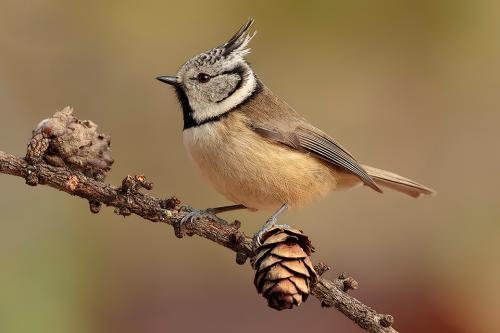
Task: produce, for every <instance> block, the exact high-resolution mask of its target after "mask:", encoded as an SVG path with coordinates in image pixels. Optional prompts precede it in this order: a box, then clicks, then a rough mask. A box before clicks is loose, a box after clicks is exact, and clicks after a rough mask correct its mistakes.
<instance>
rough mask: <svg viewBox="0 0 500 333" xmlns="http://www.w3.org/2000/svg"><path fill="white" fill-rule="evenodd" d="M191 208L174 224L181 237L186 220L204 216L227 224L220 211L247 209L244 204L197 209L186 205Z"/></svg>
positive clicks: (178, 235)
mask: <svg viewBox="0 0 500 333" xmlns="http://www.w3.org/2000/svg"><path fill="white" fill-rule="evenodd" d="M186 208H188V209H189V210H191V211H190V212H189V213H187V214H186V215H184V217H183V218H182V219H180V220H179V221H177V223H175V225H174V229H175V235H176V236H177V237H179V238H182V236H183V235H182V226H183V225H184V223H186V222H193V221H194V220H196V219H199V218H202V217H208V218H209V219H211V220H212V221H216V222H218V223H220V224H227V222H226V221H224V220H223V219H220V218H219V217H218V216H217V215H216V214H219V213H224V212H230V211H232V210H238V209H246V208H247V207H245V206H244V205H231V206H222V207H215V208H207V209H205V210H201V209H200V210H196V209H192V208H191V207H186Z"/></svg>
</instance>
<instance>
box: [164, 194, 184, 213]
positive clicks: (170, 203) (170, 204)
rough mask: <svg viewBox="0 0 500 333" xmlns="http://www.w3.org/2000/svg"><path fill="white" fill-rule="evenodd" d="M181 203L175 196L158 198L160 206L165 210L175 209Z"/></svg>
mask: <svg viewBox="0 0 500 333" xmlns="http://www.w3.org/2000/svg"><path fill="white" fill-rule="evenodd" d="M180 204H181V201H180V200H179V199H177V198H176V197H171V198H168V199H162V200H160V207H161V208H163V209H166V210H171V209H176V208H177V207H179V205H180Z"/></svg>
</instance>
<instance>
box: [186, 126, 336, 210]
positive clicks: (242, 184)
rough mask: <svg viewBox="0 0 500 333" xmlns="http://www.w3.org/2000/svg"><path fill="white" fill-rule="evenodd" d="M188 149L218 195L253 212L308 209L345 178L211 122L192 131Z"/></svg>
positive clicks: (247, 132) (306, 157) (305, 158)
mask: <svg viewBox="0 0 500 333" xmlns="http://www.w3.org/2000/svg"><path fill="white" fill-rule="evenodd" d="M184 144H185V146H186V148H187V150H188V153H189V155H190V157H191V159H192V160H193V162H194V164H195V165H196V166H197V168H198V169H199V171H200V173H201V174H202V175H203V176H204V177H205V178H207V179H208V180H209V181H210V183H211V184H212V185H213V186H214V187H215V189H216V190H217V191H219V192H220V193H222V194H223V195H224V196H226V197H227V198H228V199H229V200H231V201H233V202H234V203H237V204H243V205H245V206H247V207H248V208H252V209H264V210H274V209H276V208H277V207H279V206H280V205H282V204H284V203H287V204H289V206H290V207H292V208H296V207H300V206H303V205H305V204H307V203H309V202H311V201H313V200H315V199H317V198H319V197H322V196H324V195H325V194H327V193H328V192H330V191H331V190H333V189H335V188H336V186H337V178H338V176H340V175H341V173H338V172H336V170H335V169H334V168H332V167H329V166H327V165H326V164H325V163H323V162H320V161H319V160H318V159H316V158H314V157H313V156H310V155H308V154H305V153H302V152H298V151H295V150H292V149H289V148H287V147H284V146H280V145H278V144H274V143H271V142H268V141H266V140H264V139H262V138H261V137H259V136H258V135H257V134H255V133H254V132H253V131H251V130H250V129H247V128H245V127H236V128H229V127H224V126H220V123H215V124H211V123H209V124H205V125H202V126H200V127H195V128H191V129H187V130H185V131H184Z"/></svg>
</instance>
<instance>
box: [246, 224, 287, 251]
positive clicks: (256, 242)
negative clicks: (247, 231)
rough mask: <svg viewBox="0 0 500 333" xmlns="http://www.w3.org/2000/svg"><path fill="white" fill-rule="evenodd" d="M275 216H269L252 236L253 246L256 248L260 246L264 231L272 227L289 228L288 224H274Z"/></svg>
mask: <svg viewBox="0 0 500 333" xmlns="http://www.w3.org/2000/svg"><path fill="white" fill-rule="evenodd" d="M277 220H278V219H277V218H270V219H269V220H267V222H266V224H264V225H263V226H262V228H260V230H259V231H257V233H256V234H255V235H254V236H253V248H254V249H257V248H259V247H261V246H262V237H263V236H264V234H265V233H266V232H268V231H269V230H271V229H273V228H282V229H290V228H291V227H290V226H289V225H288V224H276V222H277Z"/></svg>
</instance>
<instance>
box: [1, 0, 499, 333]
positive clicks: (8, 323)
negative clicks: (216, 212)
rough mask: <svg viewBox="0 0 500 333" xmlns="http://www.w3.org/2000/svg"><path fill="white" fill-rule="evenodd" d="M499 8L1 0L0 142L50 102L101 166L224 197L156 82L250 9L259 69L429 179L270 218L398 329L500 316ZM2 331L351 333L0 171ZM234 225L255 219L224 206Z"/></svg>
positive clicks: (387, 157)
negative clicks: (296, 234)
mask: <svg viewBox="0 0 500 333" xmlns="http://www.w3.org/2000/svg"><path fill="white" fill-rule="evenodd" d="M499 12H500V3H498V2H497V1H488V0H478V1H465V0H458V1H451V0H449V1H447V0H413V1H409V0H399V1H397V0H379V1H346V0H344V1H307V2H305V1H304V2H292V1H290V2H285V1H283V2H278V1H276V2H271V1H245V2H237V1H215V0H213V1H207V2H192V1H143V2H139V1H129V0H125V1H123V0H122V1H95V0H91V1H89V0H87V1H63V0H33V1H18V0H2V1H1V2H0V138H1V141H0V143H1V145H0V149H1V150H4V151H6V152H9V153H13V154H17V155H19V156H21V155H23V154H24V152H25V148H26V143H27V140H28V138H29V136H30V133H31V130H32V128H33V127H34V126H35V125H36V124H37V123H38V121H40V120H41V119H43V118H46V117H47V116H49V115H51V114H52V113H53V112H54V111H56V110H57V109H61V108H62V107H64V106H66V105H71V106H73V107H74V108H75V111H76V114H77V116H78V117H80V118H81V119H91V120H93V121H95V122H96V123H98V124H99V125H100V128H101V130H102V131H104V132H107V133H110V134H111V135H112V142H113V144H112V148H113V156H114V158H115V160H116V163H115V165H114V168H113V170H112V172H111V174H110V176H109V177H108V181H110V182H111V183H115V184H116V183H118V182H119V181H120V180H121V179H122V178H123V177H124V176H125V175H126V174H129V173H130V174H133V173H144V174H146V175H147V176H148V177H149V178H150V179H151V180H153V181H154V182H155V189H154V191H153V193H154V194H155V195H158V196H169V195H172V194H175V195H177V196H178V197H179V198H180V199H181V200H183V201H184V202H186V203H189V204H191V205H193V206H195V207H199V208H203V207H210V206H217V205H223V204H226V203H227V201H226V200H225V199H224V198H223V197H222V196H220V195H218V194H216V193H215V191H214V190H212V189H211V188H210V187H209V186H208V185H207V184H206V183H205V182H204V181H203V180H202V179H201V178H200V177H199V176H198V175H196V173H195V170H194V168H193V167H192V166H191V164H190V161H189V160H188V158H187V156H186V154H185V152H184V148H183V146H182V138H181V128H182V127H181V126H182V123H181V113H180V109H179V106H178V105H177V102H176V99H175V96H174V93H173V91H171V90H170V89H168V87H166V86H165V85H164V84H161V83H159V82H157V81H156V80H154V77H155V76H157V75H159V74H174V73H175V72H176V70H177V68H178V67H179V66H180V65H181V64H183V62H184V61H185V60H187V59H188V58H189V57H191V56H193V55H195V54H197V53H199V52H201V51H204V50H207V49H209V48H212V47H214V46H216V45H219V44H220V43H222V42H224V41H225V40H227V38H228V37H230V36H231V34H232V33H234V31H236V29H237V28H238V27H239V26H240V25H241V24H243V23H244V21H245V20H246V19H247V18H248V17H249V16H252V17H254V18H255V20H256V23H255V28H256V29H257V30H258V31H259V33H258V35H257V36H256V38H255V39H254V40H253V42H252V48H253V53H252V54H251V55H250V57H249V60H250V61H251V63H252V64H253V66H254V69H255V70H256V71H257V73H258V74H259V75H260V77H261V78H262V79H263V81H264V82H266V84H267V85H268V86H269V87H270V88H271V89H272V90H274V92H275V93H277V94H278V95H280V96H281V97H283V98H284V99H286V100H287V101H288V102H289V103H290V104H291V105H293V106H294V107H295V108H296V109H297V110H298V111H299V112H301V113H302V114H303V115H305V116H306V117H307V118H308V119H309V120H310V121H311V122H313V123H315V124H317V125H320V127H321V128H322V129H323V130H325V131H326V132H327V133H330V134H331V135H332V136H334V137H335V138H336V139H338V140H339V141H340V142H342V143H343V144H344V145H345V146H346V147H348V149H350V150H351V151H352V152H353V153H354V154H355V155H356V156H357V157H358V159H359V160H360V161H361V162H364V163H367V164H371V165H374V166H378V167H382V168H387V169H389V170H393V171H396V172H398V173H401V174H403V175H405V176H408V177H410V178H414V179H416V180H418V181H421V182H422V183H424V184H426V185H429V186H432V187H434V188H435V189H437V191H438V193H439V194H438V196H435V197H426V198H422V199H419V200H413V199H411V198H408V197H406V196H402V195H399V194H397V193H394V192H390V191H386V193H385V194H384V195H378V194H377V193H374V192H373V191H370V190H368V189H366V188H364V189H356V190H353V191H349V192H343V193H335V194H332V195H330V196H329V197H327V198H326V199H324V200H322V201H320V202H317V203H315V204H314V205H312V206H310V207H308V208H306V209H303V210H301V211H297V212H292V213H288V214H287V215H286V217H285V218H284V220H283V221H284V222H285V223H288V224H291V225H294V226H296V227H299V228H302V229H304V231H305V232H306V233H307V234H308V235H309V236H310V237H311V238H312V240H313V243H314V245H315V246H316V249H317V253H316V254H315V256H314V259H315V260H316V261H319V260H322V261H325V262H327V263H329V264H330V265H332V266H333V268H334V272H332V273H328V274H330V275H329V276H330V277H333V276H334V274H338V273H339V272H341V271H346V272H348V273H349V274H351V275H352V276H354V277H355V278H356V279H357V280H358V281H359V282H360V290H358V291H356V292H355V293H354V295H355V296H356V297H359V298H360V299H361V300H363V301H364V302H366V303H367V304H370V305H372V306H374V307H375V308H376V309H377V310H378V311H380V312H383V313H391V314H393V315H394V316H395V318H396V322H395V327H396V328H397V329H398V330H399V331H400V332H494V331H496V330H497V329H498V325H499V324H500V319H499V317H498V309H499V308H500V291H499V290H500V289H499V288H498V283H499V282H500V266H499V254H500V242H499V241H500V223H499V222H500V203H499V199H500V186H499V185H500V181H499V180H498V171H500V155H499V148H498V144H499V138H500V135H499V122H500V112H499V107H500V98H499V91H498V89H499V84H500V62H499V59H500V43H499V39H498V34H499V32H500V29H499V28H500V20H499ZM0 185H1V188H0V198H1V200H0V211H1V222H0V267H1V268H0V269H1V271H0V332H2V333H4V332H5V333H17V332H50V333H59V332H61V333H63V332H64V333H65V332H96V333H100V332H103V333H105V332H106V333H107V332H125V333H128V332H148V333H149V332H152V333H156V332H179V331H186V332H191V331H205V332H215V331H218V332H225V331H239V332H258V331H285V330H286V331H288V332H303V331H304V330H305V329H310V330H311V331H313V332H330V331H335V332H361V329H359V328H357V327H356V326H355V325H354V324H353V323H351V322H350V321H349V320H347V319H346V318H344V317H343V316H342V315H341V314H339V313H337V312H336V311H335V310H331V309H322V308H321V307H320V306H319V304H318V302H317V301H316V300H315V299H310V300H309V301H308V302H307V303H306V304H304V305H303V306H301V307H300V308H299V309H296V310H293V311H285V312H276V311H274V310H271V309H269V308H267V307H266V305H265V301H264V299H263V298H262V297H261V296H259V295H257V293H256V292H255V289H254V286H253V284H252V279H253V272H252V270H251V268H250V267H249V265H245V266H238V265H236V264H235V262H234V254H233V253H232V252H230V251H228V250H226V249H224V248H222V247H220V246H215V245H213V244H211V243H210V242H208V241H206V240H203V239H199V238H195V237H193V238H185V239H183V240H178V239H176V238H175V237H174V234H173V231H172V229H171V228H169V227H167V226H165V225H159V224H152V223H144V222H142V221H141V220H140V219H139V218H137V217H134V216H131V217H128V218H126V219H124V218H121V217H118V216H117V215H114V214H113V210H112V209H109V208H108V209H103V210H102V212H101V213H100V214H98V215H91V214H90V213H89V209H88V204H87V203H86V202H85V201H83V200H80V199H77V198H73V197H70V196H68V195H66V194H63V193H58V192H56V191H55V190H53V189H50V188H46V187H43V186H39V187H37V188H30V187H27V186H25V185H24V184H23V181H22V180H21V179H19V178H14V177H10V176H5V175H1V176H0ZM225 217H227V218H228V219H231V218H235V217H238V219H240V220H242V221H243V228H244V230H245V231H247V232H249V233H252V232H254V231H255V230H256V229H257V227H258V226H259V225H260V224H262V222H263V221H264V220H265V219H266V214H264V213H255V214H252V213H248V212H238V213H237V214H227V215H225Z"/></svg>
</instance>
